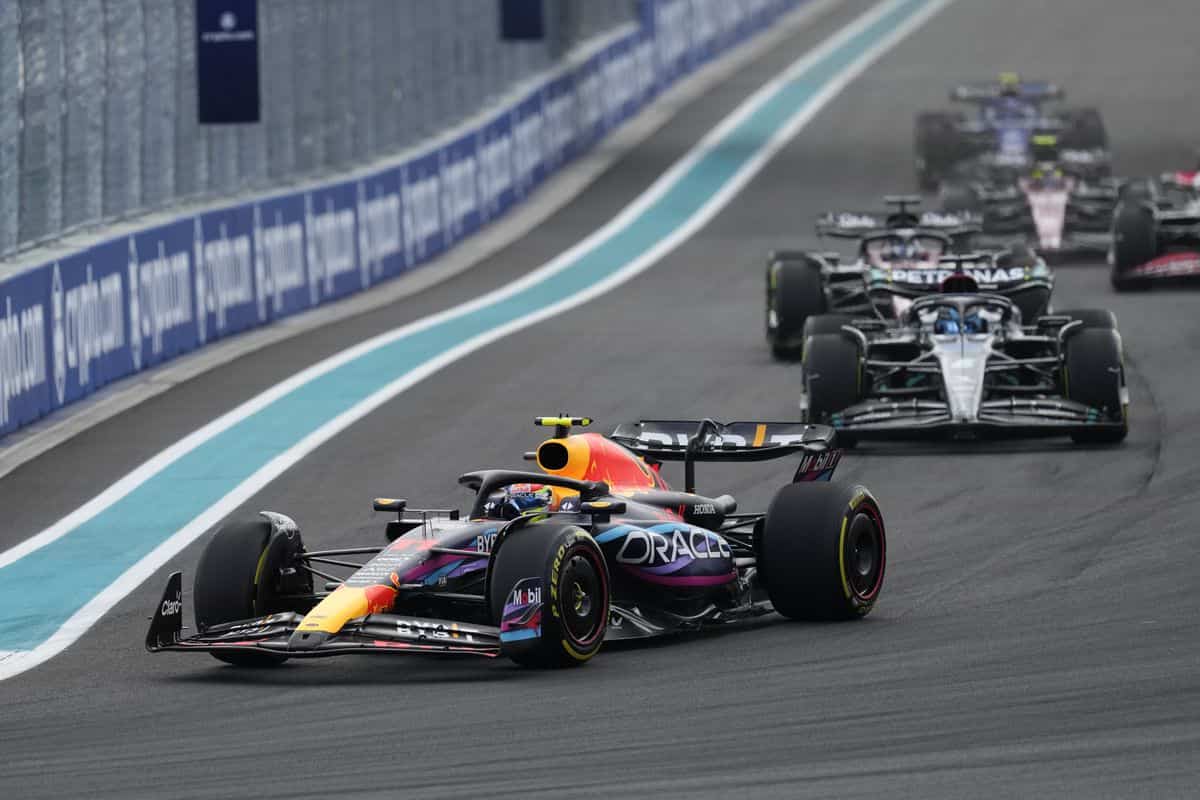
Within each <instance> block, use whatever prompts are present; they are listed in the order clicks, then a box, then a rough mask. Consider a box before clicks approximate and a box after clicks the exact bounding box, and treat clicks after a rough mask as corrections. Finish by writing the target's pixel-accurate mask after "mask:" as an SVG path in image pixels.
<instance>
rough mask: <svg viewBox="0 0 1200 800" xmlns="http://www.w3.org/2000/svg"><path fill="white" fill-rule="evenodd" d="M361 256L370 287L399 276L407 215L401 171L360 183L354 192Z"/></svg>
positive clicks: (404, 263) (367, 179)
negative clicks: (403, 198) (402, 194)
mask: <svg viewBox="0 0 1200 800" xmlns="http://www.w3.org/2000/svg"><path fill="white" fill-rule="evenodd" d="M355 215H356V218H357V221H358V254H359V256H358V257H359V258H360V259H362V261H363V262H364V264H363V268H364V269H365V271H366V272H367V274H368V280H369V281H370V282H371V283H377V282H379V281H381V280H384V279H386V278H392V277H395V276H396V275H399V274H400V273H401V272H404V270H405V269H406V268H407V263H406V261H405V258H404V211H403V204H402V203H401V199H400V170H399V169H389V170H385V171H383V172H379V173H376V174H375V175H372V176H370V177H367V178H363V179H362V180H360V181H358V185H357V186H356V189H355Z"/></svg>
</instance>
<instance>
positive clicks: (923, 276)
mask: <svg viewBox="0 0 1200 800" xmlns="http://www.w3.org/2000/svg"><path fill="white" fill-rule="evenodd" d="M885 201H886V202H887V203H888V204H889V205H891V206H893V207H894V208H896V209H898V210H894V211H892V212H891V213H889V214H886V215H883V214H876V213H872V212H855V211H842V212H835V213H831V214H826V215H824V216H822V217H821V218H820V220H819V221H818V223H817V232H818V234H819V235H821V236H822V237H832V238H842V239H852V240H854V241H855V242H856V245H857V254H856V256H855V257H854V258H853V259H851V260H849V261H846V262H843V261H842V259H841V256H840V255H839V254H838V253H836V252H806V251H799V250H780V251H776V252H774V253H772V254H771V255H770V256H769V257H768V260H767V279H766V284H767V295H766V321H767V341H768V343H769V344H770V345H771V350H772V352H773V353H774V354H775V356H776V357H777V358H781V359H795V358H799V357H800V356H801V355H802V353H803V349H804V343H805V341H807V340H808V339H809V338H810V337H812V336H813V335H815V334H818V333H831V332H836V331H838V330H840V329H841V326H842V325H844V324H846V323H848V322H849V321H850V320H851V319H853V318H871V319H875V320H877V321H885V322H895V321H896V320H898V319H900V318H901V317H902V316H903V314H904V312H905V311H906V310H907V309H908V307H909V306H910V305H911V304H912V302H913V300H915V299H916V298H918V297H922V296H924V295H927V294H930V293H932V292H940V291H941V289H942V284H943V282H944V281H946V280H947V279H948V278H950V277H951V276H953V275H956V274H965V275H966V276H968V277H970V278H971V279H972V280H974V282H975V284H976V285H977V286H979V287H980V288H982V289H985V290H987V291H989V292H992V293H996V294H1001V295H1004V296H1005V297H1008V298H1009V299H1011V300H1012V301H1013V302H1014V303H1015V304H1016V305H1017V307H1018V308H1019V309H1020V311H1021V313H1022V315H1023V317H1024V318H1025V319H1034V318H1035V317H1037V316H1038V315H1040V314H1042V313H1044V312H1045V311H1046V309H1047V308H1048V306H1049V303H1050V295H1051V292H1052V291H1053V288H1054V275H1053V273H1051V271H1050V269H1049V268H1048V267H1047V266H1046V263H1045V261H1044V260H1042V259H1041V258H1040V257H1038V255H1037V254H1036V253H1034V252H1033V251H1032V250H1031V249H1030V248H1028V247H1027V246H1025V245H1023V244H1021V243H1018V244H1015V245H1013V246H1012V247H1009V248H1007V249H1002V250H999V251H997V252H993V253H989V254H987V255H986V256H980V255H978V254H975V255H972V256H971V258H970V259H968V260H966V261H964V260H963V259H961V258H958V257H957V256H956V255H955V251H956V250H958V249H961V248H962V247H964V246H965V245H966V244H967V243H969V242H970V240H971V239H972V238H973V237H974V236H975V235H976V234H977V232H978V230H979V228H978V225H977V223H976V218H975V217H974V216H972V215H971V214H947V213H940V212H926V213H922V214H918V213H916V212H914V211H912V210H911V206H913V205H915V204H917V203H919V202H920V198H919V197H910V196H893V197H887V198H885Z"/></svg>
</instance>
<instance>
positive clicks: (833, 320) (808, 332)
mask: <svg viewBox="0 0 1200 800" xmlns="http://www.w3.org/2000/svg"><path fill="white" fill-rule="evenodd" d="M851 319H853V318H852V317H851V316H850V315H849V314H817V315H816V316H814V317H809V318H808V319H806V320H804V341H805V342H807V341H808V340H809V339H811V338H812V337H814V336H820V335H822V334H827V333H836V334H841V332H842V326H843V325H849V324H850V321H851ZM801 357H802V358H803V353H801Z"/></svg>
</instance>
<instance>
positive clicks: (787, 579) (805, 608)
mask: <svg viewBox="0 0 1200 800" xmlns="http://www.w3.org/2000/svg"><path fill="white" fill-rule="evenodd" d="M758 549H759V552H758V576H759V578H760V579H761V580H762V582H763V585H764V587H765V588H766V590H767V596H768V597H769V598H770V600H771V604H772V605H774V606H775V610H776V611H778V612H779V613H780V614H782V615H784V616H785V617H788V618H789V619H796V620H843V619H858V618H860V617H865V616H866V615H867V614H869V613H870V612H871V609H872V608H874V606H875V601H876V600H877V599H878V598H879V592H880V590H881V589H882V588H883V574H884V570H885V568H886V566H887V536H886V534H885V531H884V526H883V514H882V513H881V512H880V511H879V505H878V504H877V503H876V502H875V498H874V497H872V496H871V493H870V492H868V491H867V490H866V489H864V488H863V487H862V486H853V485H847V484H843V483H836V482H828V483H822V482H813V483H793V484H790V485H788V486H785V487H783V488H782V489H780V490H779V492H778V494H776V495H775V499H774V500H773V501H772V502H771V506H770V508H769V509H767V518H766V520H765V522H764V525H763V530H762V536H761V538H760V539H759V543H758Z"/></svg>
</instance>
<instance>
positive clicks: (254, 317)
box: [192, 205, 262, 345]
mask: <svg viewBox="0 0 1200 800" xmlns="http://www.w3.org/2000/svg"><path fill="white" fill-rule="evenodd" d="M192 269H193V275H194V277H195V281H194V284H195V291H196V297H195V300H196V340H197V343H198V344H201V345H203V344H204V343H206V342H208V341H211V340H213V339H219V338H221V337H223V336H228V335H229V334H231V333H237V332H238V331H244V330H246V329H247V328H251V327H254V326H255V325H258V324H259V323H260V322H261V321H262V320H261V319H260V317H259V312H258V302H257V301H258V294H257V292H256V291H255V286H254V275H255V268H254V208H253V206H251V205H241V206H234V207H233V208H225V209H220V210H218V211H210V212H209V213H207V214H200V215H198V216H197V217H196V218H195V220H194V222H193V223H192Z"/></svg>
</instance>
